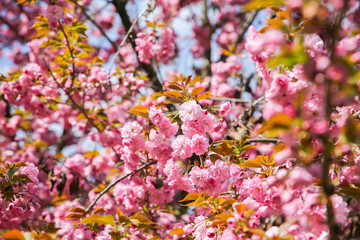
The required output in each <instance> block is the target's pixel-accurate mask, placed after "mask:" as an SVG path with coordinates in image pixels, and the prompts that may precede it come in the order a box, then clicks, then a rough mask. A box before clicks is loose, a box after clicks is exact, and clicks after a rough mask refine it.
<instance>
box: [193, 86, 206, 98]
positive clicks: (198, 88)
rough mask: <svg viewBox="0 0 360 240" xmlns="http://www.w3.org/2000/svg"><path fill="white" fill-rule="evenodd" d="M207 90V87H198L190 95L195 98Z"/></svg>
mask: <svg viewBox="0 0 360 240" xmlns="http://www.w3.org/2000/svg"><path fill="white" fill-rule="evenodd" d="M206 88H207V87H196V88H194V89H193V90H192V91H191V93H190V95H191V96H193V97H194V96H195V95H197V94H198V93H200V92H202V91H204V90H205V89H206Z"/></svg>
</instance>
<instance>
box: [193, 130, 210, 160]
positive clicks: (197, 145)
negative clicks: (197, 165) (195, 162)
mask: <svg viewBox="0 0 360 240" xmlns="http://www.w3.org/2000/svg"><path fill="white" fill-rule="evenodd" d="M208 147H209V139H208V138H207V137H205V136H201V135H198V134H195V135H194V136H193V137H192V139H191V149H192V151H193V152H194V153H195V154H197V155H202V154H204V153H205V152H206V151H207V149H208Z"/></svg>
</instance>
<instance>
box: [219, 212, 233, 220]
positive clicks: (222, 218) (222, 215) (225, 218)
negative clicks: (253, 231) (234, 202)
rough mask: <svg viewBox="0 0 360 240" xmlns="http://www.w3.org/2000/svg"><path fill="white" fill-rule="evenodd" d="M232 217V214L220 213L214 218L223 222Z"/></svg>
mask: <svg viewBox="0 0 360 240" xmlns="http://www.w3.org/2000/svg"><path fill="white" fill-rule="evenodd" d="M232 217H234V216H233V215H232V214H230V213H226V212H224V213H220V214H218V215H216V216H215V218H216V219H221V220H225V221H226V220H228V219H229V218H232Z"/></svg>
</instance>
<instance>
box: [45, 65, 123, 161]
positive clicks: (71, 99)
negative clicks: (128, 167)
mask: <svg viewBox="0 0 360 240" xmlns="http://www.w3.org/2000/svg"><path fill="white" fill-rule="evenodd" d="M43 62H44V64H45V66H46V69H47V71H48V72H49V74H50V75H51V77H52V78H53V79H54V81H55V83H56V85H57V86H58V88H60V89H63V88H62V86H61V85H60V84H59V83H58V81H57V80H56V78H55V76H54V74H53V73H52V72H51V69H50V67H49V65H48V64H47V63H46V61H45V59H43ZM63 90H64V89H63ZM64 92H65V94H66V96H67V97H68V98H69V99H70V101H71V102H72V104H74V106H75V107H76V108H77V109H79V110H80V111H81V113H82V114H84V116H85V118H86V119H87V120H88V121H89V122H90V124H91V125H92V126H93V127H95V128H96V130H98V131H99V132H102V130H101V129H100V128H99V127H98V126H97V125H96V124H95V122H94V121H93V119H92V118H90V117H89V115H88V114H87V112H86V110H85V109H84V108H83V107H82V106H80V105H79V104H78V103H77V102H76V101H75V100H74V99H73V97H72V96H71V94H69V93H68V92H67V91H65V90H64ZM111 149H112V150H113V152H114V153H115V156H116V159H117V161H118V162H120V161H121V158H120V155H119V154H118V153H117V152H116V150H115V148H114V147H111Z"/></svg>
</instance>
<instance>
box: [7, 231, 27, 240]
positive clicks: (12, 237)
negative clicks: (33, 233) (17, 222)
mask: <svg viewBox="0 0 360 240" xmlns="http://www.w3.org/2000/svg"><path fill="white" fill-rule="evenodd" d="M1 238H4V239H9V240H25V238H24V235H23V234H22V233H21V232H20V231H19V230H17V229H13V230H10V231H8V232H6V233H5V234H3V235H1Z"/></svg>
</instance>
